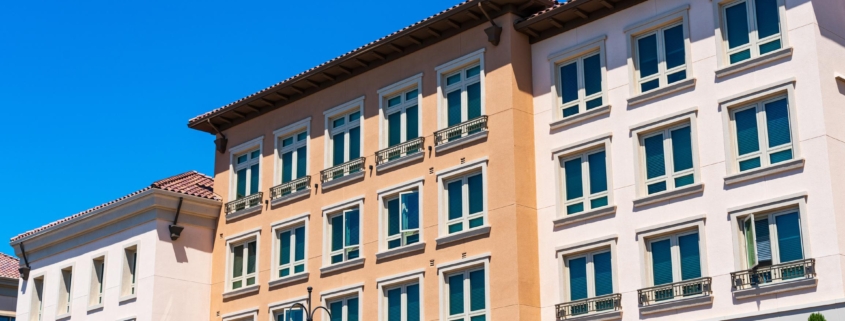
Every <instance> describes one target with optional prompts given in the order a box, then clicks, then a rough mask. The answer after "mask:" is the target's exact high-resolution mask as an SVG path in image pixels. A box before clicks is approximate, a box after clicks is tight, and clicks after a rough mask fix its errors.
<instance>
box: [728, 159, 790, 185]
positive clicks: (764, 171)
mask: <svg viewBox="0 0 845 321" xmlns="http://www.w3.org/2000/svg"><path fill="white" fill-rule="evenodd" d="M803 167H804V159H803V158H798V159H793V160H790V161H785V162H782V163H778V164H775V165H770V166H768V167H761V168H755V169H752V170H750V171H745V172H741V173H737V174H731V175H728V176H725V185H732V184H736V183H741V182H744V181H748V180H752V179H755V178H760V177H763V176H769V175H773V174H777V173H781V172H785V171H789V170H793V169H796V168H803Z"/></svg>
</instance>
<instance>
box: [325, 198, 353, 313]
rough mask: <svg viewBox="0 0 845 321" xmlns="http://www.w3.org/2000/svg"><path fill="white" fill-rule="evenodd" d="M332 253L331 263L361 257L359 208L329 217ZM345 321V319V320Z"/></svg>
mask: <svg viewBox="0 0 845 321" xmlns="http://www.w3.org/2000/svg"><path fill="white" fill-rule="evenodd" d="M328 218H329V230H330V231H331V234H330V236H329V237H330V243H329V244H330V245H331V252H330V253H329V257H330V260H331V261H330V263H331V264H335V263H340V262H345V261H349V260H352V259H356V258H358V257H360V255H361V251H360V250H361V249H360V248H361V246H360V237H361V230H360V224H361V221H360V220H361V217H360V212H359V208H358V207H354V208H350V209H346V210H343V211H341V212H339V213H336V214H333V215H329V216H328ZM344 320H345V319H344Z"/></svg>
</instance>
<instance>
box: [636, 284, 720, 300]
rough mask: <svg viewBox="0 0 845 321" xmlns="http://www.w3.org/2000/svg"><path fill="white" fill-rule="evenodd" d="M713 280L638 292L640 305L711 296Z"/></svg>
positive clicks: (658, 287)
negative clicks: (689, 297) (695, 296)
mask: <svg viewBox="0 0 845 321" xmlns="http://www.w3.org/2000/svg"><path fill="white" fill-rule="evenodd" d="M711 282H712V279H711V278H709V277H705V278H698V279H692V280H687V281H682V282H677V283H671V284H663V285H658V286H653V287H650V288H645V289H639V290H637V296H638V297H639V299H640V305H649V304H652V303H657V302H660V301H666V300H671V299H674V298H682V297H688V296H694V295H710V294H711V293H712V291H713V290H712V287H711V286H710V284H711Z"/></svg>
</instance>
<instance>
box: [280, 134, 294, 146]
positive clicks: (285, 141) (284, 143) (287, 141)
mask: <svg viewBox="0 0 845 321" xmlns="http://www.w3.org/2000/svg"><path fill="white" fill-rule="evenodd" d="M291 144H293V136H291V137H288V138H285V139H283V140H282V147H285V146H289V145H291Z"/></svg>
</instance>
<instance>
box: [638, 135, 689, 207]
mask: <svg viewBox="0 0 845 321" xmlns="http://www.w3.org/2000/svg"><path fill="white" fill-rule="evenodd" d="M686 127H690V131H692V125H691V124H689V123H680V124H674V125H670V126H667V127H664V128H660V129H656V130H653V131H649V132H646V133H642V134H639V135H638V138H639V140H640V155H639V156H640V158H641V159H640V161H642V163H643V164H644V165H646V166H644V167H642V168H641V170H642V171H644V172H643V179H644V181H643V184H645V187H644V189H646V193H648V191H647V189H648V186H649V185H651V184H654V183H659V182H661V181H665V182H666V189H665V190H663V191H660V192H655V193H652V194H647V195H653V194H657V193H661V192H665V191H671V190H674V189H677V188H679V187H677V186H675V179H676V178H679V177H684V176H688V175H690V174H693V178H694V179H695V178H697V176H698V175H697V174H698V173H696V172H697V168H696V166H695V163H693V167H692V168H689V169H685V170H682V171H681V172H676V171H675V164H674V160H675V150H674V147H672V142H673V139H674V138H673V137H672V132H673V131H675V130H678V129H682V128H686ZM658 135H660V136H662V137H663V153H664V157H663V162H664V165H663V166H664V169H665V172H666V173H665V174H663V175H662V176H658V177H653V178H648V173H647V171H646V167H647V165H648V164H647V161H646V151H645V140H646V139H648V138H652V137H655V136H658ZM690 144H692V142H691V141H690ZM694 154H695V153H693V157H695V155H694ZM695 183H700V182H699V181H697V180H696V181H694V182H693V183H692V184H688V185H694V184H695ZM688 185H684V186H688ZM682 187H683V186H682Z"/></svg>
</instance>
